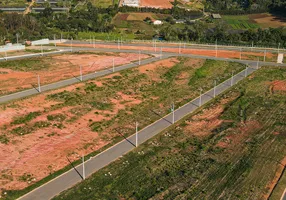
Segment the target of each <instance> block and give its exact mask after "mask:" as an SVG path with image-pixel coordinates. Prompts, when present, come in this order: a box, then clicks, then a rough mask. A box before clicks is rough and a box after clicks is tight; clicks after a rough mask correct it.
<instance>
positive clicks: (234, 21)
mask: <svg viewBox="0 0 286 200" xmlns="http://www.w3.org/2000/svg"><path fill="white" fill-rule="evenodd" d="M222 18H223V20H225V21H226V22H227V23H228V24H229V25H230V26H231V27H232V28H233V29H236V30H241V29H243V30H245V29H256V28H259V27H260V26H259V25H258V24H256V23H254V22H251V20H250V18H249V16H248V15H235V16H233V15H224V16H223V17H222Z"/></svg>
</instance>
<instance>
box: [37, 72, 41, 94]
mask: <svg viewBox="0 0 286 200" xmlns="http://www.w3.org/2000/svg"><path fill="white" fill-rule="evenodd" d="M38 91H39V92H41V80H40V75H38Z"/></svg>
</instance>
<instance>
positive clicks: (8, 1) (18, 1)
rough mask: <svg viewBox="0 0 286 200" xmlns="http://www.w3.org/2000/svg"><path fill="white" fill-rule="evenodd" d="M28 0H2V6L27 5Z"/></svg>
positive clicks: (0, 2) (0, 5) (0, 3)
mask: <svg viewBox="0 0 286 200" xmlns="http://www.w3.org/2000/svg"><path fill="white" fill-rule="evenodd" d="M26 6H27V0H1V1H0V7H26Z"/></svg>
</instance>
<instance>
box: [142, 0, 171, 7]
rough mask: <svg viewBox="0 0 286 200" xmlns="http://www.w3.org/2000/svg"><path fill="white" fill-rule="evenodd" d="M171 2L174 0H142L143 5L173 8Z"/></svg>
mask: <svg viewBox="0 0 286 200" xmlns="http://www.w3.org/2000/svg"><path fill="white" fill-rule="evenodd" d="M171 2H174V0H141V1H140V6H141V7H152V8H172V7H173V5H172V4H171Z"/></svg>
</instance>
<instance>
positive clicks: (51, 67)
mask: <svg viewBox="0 0 286 200" xmlns="http://www.w3.org/2000/svg"><path fill="white" fill-rule="evenodd" d="M147 57H149V56H148V55H144V54H143V55H142V59H144V58H147ZM113 58H114V61H115V65H123V64H127V63H130V62H132V61H136V60H138V55H137V54H124V53H119V54H117V53H106V54H103V53H92V52H83V53H76V54H62V55H55V56H47V57H38V58H29V59H23V60H15V61H6V62H1V63H0V95H4V94H7V93H11V92H15V91H20V90H24V89H27V88H32V87H37V84H38V83H37V81H38V80H37V75H40V78H41V84H42V85H44V84H48V83H52V82H56V81H59V80H63V79H68V78H72V77H79V75H80V66H82V73H83V74H87V73H92V72H96V71H99V70H102V69H105V68H110V67H112V65H113V61H112V60H113Z"/></svg>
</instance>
